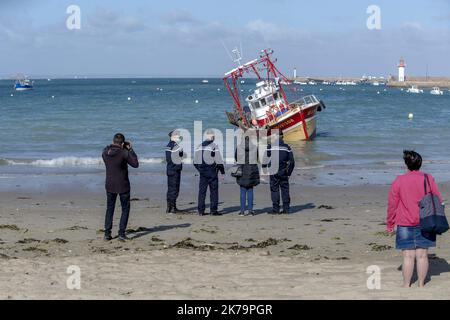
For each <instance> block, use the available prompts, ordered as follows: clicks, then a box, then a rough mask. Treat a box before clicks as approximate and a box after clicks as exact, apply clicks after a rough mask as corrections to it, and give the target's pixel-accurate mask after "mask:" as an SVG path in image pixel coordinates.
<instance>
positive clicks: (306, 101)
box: [291, 95, 320, 108]
mask: <svg viewBox="0 0 450 320" xmlns="http://www.w3.org/2000/svg"><path fill="white" fill-rule="evenodd" d="M317 103H320V102H319V100H317V98H316V96H315V95H309V96H304V97H302V98H300V99H298V100H296V101H294V102H292V103H291V105H292V106H294V107H301V108H303V107H307V106H309V105H312V104H317Z"/></svg>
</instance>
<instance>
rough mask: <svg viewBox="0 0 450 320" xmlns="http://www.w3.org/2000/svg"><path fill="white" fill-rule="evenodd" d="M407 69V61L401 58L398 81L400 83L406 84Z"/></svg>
mask: <svg viewBox="0 0 450 320" xmlns="http://www.w3.org/2000/svg"><path fill="white" fill-rule="evenodd" d="M405 68H406V65H405V60H404V59H403V58H401V59H400V62H399V63H398V81H400V82H405Z"/></svg>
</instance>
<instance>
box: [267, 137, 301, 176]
mask: <svg viewBox="0 0 450 320" xmlns="http://www.w3.org/2000/svg"><path fill="white" fill-rule="evenodd" d="M276 160H278V171H277V172H273V171H274V170H269V172H270V175H274V176H277V177H279V178H288V177H290V176H291V174H292V172H293V171H294V168H295V159H294V154H293V152H292V150H291V147H290V146H289V145H287V144H286V143H285V142H284V141H283V139H280V140H279V141H278V145H274V146H272V145H271V144H269V145H268V146H267V151H266V153H265V155H264V159H263V167H269V168H272V167H273V163H272V161H276Z"/></svg>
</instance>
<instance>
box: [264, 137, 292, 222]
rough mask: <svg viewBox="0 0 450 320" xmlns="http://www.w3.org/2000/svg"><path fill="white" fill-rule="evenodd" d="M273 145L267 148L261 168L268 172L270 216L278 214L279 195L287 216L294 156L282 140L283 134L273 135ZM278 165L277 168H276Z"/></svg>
mask: <svg viewBox="0 0 450 320" xmlns="http://www.w3.org/2000/svg"><path fill="white" fill-rule="evenodd" d="M275 139H276V141H275V143H273V144H269V145H268V146H267V151H266V154H265V156H264V160H263V167H268V168H269V172H270V196H271V199H272V210H271V211H270V212H269V213H271V214H279V213H280V193H281V199H282V201H283V211H282V212H281V213H283V214H289V210H290V204H291V198H290V195H289V177H290V176H291V174H292V172H293V171H294V168H295V159H294V154H293V152H292V150H291V147H290V146H289V145H288V144H286V143H285V142H284V140H283V132H282V131H279V132H278V133H276V134H275ZM275 161H276V163H275ZM277 164H278V166H277Z"/></svg>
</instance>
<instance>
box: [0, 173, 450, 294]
mask: <svg viewBox="0 0 450 320" xmlns="http://www.w3.org/2000/svg"><path fill="white" fill-rule="evenodd" d="M195 184H196V183H195V181H193V182H192V183H187V184H183V187H182V194H181V197H180V200H179V207H180V208H182V209H187V212H186V213H185V214H177V215H167V214H165V213H164V209H165V206H164V203H163V201H162V200H161V199H162V196H163V194H164V191H165V186H164V185H152V183H151V182H149V184H148V185H147V188H139V191H137V192H135V193H134V194H132V198H133V201H132V212H131V216H130V222H129V230H128V236H129V237H130V238H132V240H131V241H129V242H126V243H121V242H119V241H118V240H117V239H114V240H113V241H111V242H105V241H103V239H102V236H103V235H102V233H101V229H102V228H103V219H104V211H105V197H104V195H103V194H102V193H101V192H98V193H91V192H88V190H84V191H83V188H77V187H74V188H73V189H72V191H71V192H68V191H67V190H57V189H54V190H53V191H48V190H45V192H35V191H33V192H23V191H22V192H21V191H15V192H12V191H10V192H3V193H1V195H0V203H1V208H0V288H1V290H0V299H23V298H24V299H37V298H39V299H53V298H58V299H72V298H75V299H105V298H108V299H109V298H111V299H197V298H201V299H233V298H236V299H239V298H242V299H394V298H401V299H408V298H410V299H449V298H450V265H449V263H448V261H450V249H449V248H450V236H449V235H448V234H446V235H443V236H441V237H439V238H438V247H437V248H436V249H433V250H431V252H430V257H431V260H430V264H431V267H430V275H431V279H430V282H428V283H427V286H426V287H425V288H424V289H419V288H417V287H416V286H417V283H415V284H413V287H412V288H410V289H402V288H400V284H401V271H400V267H401V254H400V252H398V251H396V250H395V249H393V247H394V246H395V239H394V237H392V236H390V235H388V234H386V233H385V225H384V219H385V211H386V198H387V191H388V186H381V185H380V186H376V185H374V186H368V185H366V186H347V187H327V186H323V187H319V186H316V187H304V186H302V185H301V184H299V183H296V184H295V185H292V188H291V197H292V214H291V215H278V216H273V215H268V214H267V213H266V211H267V210H268V209H269V208H270V196H269V188H268V185H267V184H262V185H260V186H258V187H257V189H256V193H255V203H256V206H255V210H256V212H257V215H256V216H253V217H239V216H238V215H237V214H238V211H239V208H238V205H239V195H238V191H239V190H238V188H237V187H236V185H235V184H234V183H231V182H230V181H228V182H227V181H225V182H222V183H221V186H220V201H221V204H220V208H221V210H222V212H223V213H224V215H223V216H220V217H211V216H204V217H200V216H197V215H196V214H195V207H196V202H195V201H196V200H195V198H196V188H195ZM440 187H441V191H442V193H443V195H444V198H446V197H447V195H449V194H450V193H449V191H450V184H448V183H445V184H441V185H440ZM116 210H118V211H116V217H115V229H114V230H113V233H114V234H115V233H116V232H117V224H118V219H119V217H120V207H119V208H118V209H116ZM70 265H77V266H79V267H80V270H81V289H80V290H69V289H67V287H66V280H67V278H68V277H69V275H68V274H67V273H66V271H67V268H68V267H69V266H70ZM371 265H377V266H379V268H380V269H381V289H380V290H369V289H368V288H367V285H366V281H367V278H368V276H369V275H368V274H366V269H367V267H368V266H371Z"/></svg>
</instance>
